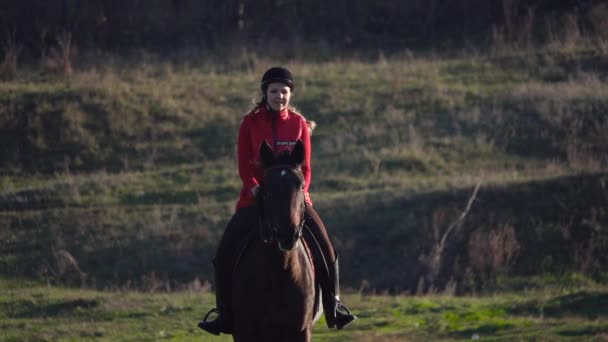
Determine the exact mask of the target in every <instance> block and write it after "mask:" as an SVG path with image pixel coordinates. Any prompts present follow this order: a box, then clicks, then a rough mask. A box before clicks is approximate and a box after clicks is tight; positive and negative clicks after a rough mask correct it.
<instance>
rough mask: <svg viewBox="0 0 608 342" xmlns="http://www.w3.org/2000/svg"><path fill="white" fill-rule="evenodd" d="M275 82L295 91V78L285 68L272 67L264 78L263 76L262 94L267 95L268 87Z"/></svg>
mask: <svg viewBox="0 0 608 342" xmlns="http://www.w3.org/2000/svg"><path fill="white" fill-rule="evenodd" d="M273 82H280V83H284V84H285V85H287V86H288V87H289V88H290V89H291V91H293V88H294V84H293V76H292V75H291V72H289V70H287V69H285V68H281V67H272V68H270V69H268V70H266V72H265V73H264V76H262V82H261V83H260V88H262V93H263V94H264V95H266V89H267V88H268V85H269V84H270V83H273Z"/></svg>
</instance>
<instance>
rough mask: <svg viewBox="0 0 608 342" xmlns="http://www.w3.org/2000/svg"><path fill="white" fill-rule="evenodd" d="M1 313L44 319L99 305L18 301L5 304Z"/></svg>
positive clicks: (77, 301)
mask: <svg viewBox="0 0 608 342" xmlns="http://www.w3.org/2000/svg"><path fill="white" fill-rule="evenodd" d="M5 305H6V306H7V308H6V309H5V310H3V311H6V312H8V313H9V316H10V317H13V318H44V317H55V316H61V315H69V314H72V313H73V312H75V311H79V310H82V309H91V308H95V307H97V306H98V305H99V302H98V301H97V300H94V299H92V300H89V299H74V300H68V301H62V302H57V303H36V302H35V301H27V300H20V301H16V302H10V303H6V304H5Z"/></svg>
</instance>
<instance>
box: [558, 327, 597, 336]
mask: <svg viewBox="0 0 608 342" xmlns="http://www.w3.org/2000/svg"><path fill="white" fill-rule="evenodd" d="M556 333H557V335H559V336H564V337H583V336H595V335H599V334H608V325H603V326H593V325H582V326H580V327H568V328H565V329H560V330H558V331H557V332H556Z"/></svg>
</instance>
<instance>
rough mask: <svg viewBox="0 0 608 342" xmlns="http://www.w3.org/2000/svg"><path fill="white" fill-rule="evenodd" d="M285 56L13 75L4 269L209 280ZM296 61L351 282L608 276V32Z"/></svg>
mask: <svg viewBox="0 0 608 342" xmlns="http://www.w3.org/2000/svg"><path fill="white" fill-rule="evenodd" d="M271 64H274V63H273V62H270V61H264V60H259V59H257V60H254V61H253V62H252V63H249V64H246V65H244V66H242V67H241V68H240V69H235V70H230V71H224V70H214V69H213V68H209V67H197V66H196V65H194V64H188V63H183V64H176V63H140V64H137V65H129V64H124V65H123V64H120V63H116V64H111V63H108V64H107V65H101V66H99V67H96V68H90V69H88V70H82V71H78V72H76V73H74V74H73V75H72V76H70V77H68V78H66V77H59V76H49V75H40V74H38V73H35V72H31V73H28V74H24V75H22V77H20V78H18V79H15V80H13V81H8V82H3V83H0V146H1V147H0V150H1V151H2V153H1V160H0V172H1V176H0V187H1V189H2V191H1V192H0V225H1V226H2V227H5V229H2V230H0V240H1V241H3V243H2V246H1V247H0V249H1V253H0V274H2V275H5V276H9V277H27V278H35V279H40V280H45V281H48V282H51V283H60V284H67V285H75V286H81V285H83V286H90V287H94V288H130V287H131V288H137V289H150V290H171V289H176V288H182V287H186V286H188V284H189V283H191V282H193V281H195V280H196V279H199V280H201V281H206V280H211V278H212V273H211V263H210V259H211V256H212V254H213V252H214V249H215V246H216V244H217V241H218V239H219V236H220V234H221V231H222V230H223V227H224V225H225V223H226V221H227V219H228V218H229V215H230V213H231V212H232V210H233V207H234V204H235V200H236V195H237V192H238V189H239V186H240V184H239V180H238V176H237V173H236V170H235V166H236V161H235V140H236V133H237V129H238V124H239V122H240V118H241V117H242V115H243V114H244V113H245V112H246V111H247V110H248V108H249V107H250V106H251V102H252V99H253V98H255V97H256V96H257V95H258V94H257V92H256V90H257V89H258V88H257V84H258V82H259V77H260V75H261V74H262V72H263V71H264V70H265V69H266V68H267V67H268V66H270V65H271ZM286 66H288V67H289V68H290V69H292V71H293V72H294V74H295V75H296V77H297V79H296V82H297V85H296V93H295V95H294V99H293V101H294V104H295V105H296V106H297V107H298V108H299V109H300V110H301V111H302V112H303V113H304V114H305V115H306V116H307V117H308V118H309V119H312V120H315V121H316V122H317V124H318V128H317V130H316V131H315V134H314V135H313V147H314V151H313V184H312V186H311V192H312V197H313V201H315V206H316V207H317V210H318V211H319V212H320V214H321V215H322V217H323V218H324V219H325V221H326V223H327V224H328V226H329V227H330V229H331V231H332V232H333V234H334V238H335V242H336V245H337V247H338V249H339V251H340V253H341V260H342V265H341V268H342V270H343V271H342V273H343V284H344V286H346V287H351V288H364V289H367V290H376V291H384V290H395V291H411V292H416V291H431V290H437V289H445V288H446V287H447V288H453V289H454V290H456V291H479V290H484V289H492V288H500V287H502V286H506V285H505V280H506V279H511V280H512V281H514V279H520V277H526V276H543V275H547V274H549V275H553V276H557V277H559V276H563V275H566V274H573V273H575V274H582V275H583V276H584V277H590V278H594V279H595V280H597V281H602V282H603V281H606V273H605V269H606V266H607V265H608V259H607V256H606V253H605V251H606V250H608V232H607V231H606V229H607V228H606V227H607V223H608V196H606V193H607V191H606V186H607V185H606V184H607V181H608V115H606V114H607V113H608V78H607V77H606V74H607V71H608V55H607V54H606V52H605V51H603V50H601V49H597V48H584V49H578V48H577V49H559V50H538V51H532V52H530V51H528V52H522V53H513V54H509V55H504V54H501V55H482V54H479V55H465V56H462V57H450V58H447V57H446V58H442V57H428V56H425V57H424V58H423V57H422V56H421V57H416V56H407V55H404V56H401V57H391V58H385V57H382V56H381V57H379V58H378V59H377V60H376V61H373V62H369V61H359V60H355V59H353V60H342V61H334V62H324V63H310V62H309V63H307V62H296V61H292V62H288V63H286ZM477 184H479V185H480V190H479V192H478V193H477V194H476V197H475V198H474V199H475V200H474V201H473V203H472V206H471V210H470V212H468V214H467V216H466V218H465V220H464V221H463V222H462V224H460V225H457V226H455V227H454V229H452V230H450V231H449V234H448V227H450V225H451V224H453V223H454V222H456V220H457V218H458V217H459V215H460V214H461V213H462V212H463V210H465V207H466V205H467V202H468V200H469V199H470V198H471V195H472V193H473V189H474V188H475V186H476V185H477ZM444 235H446V239H445V241H446V242H445V243H444V244H441V241H442V237H443V236H444ZM524 279H525V278H524ZM530 279H532V278H530ZM522 282H523V285H521V284H520V285H517V284H514V283H510V284H511V285H512V286H528V285H529V284H528V285H527V283H526V282H525V281H523V280H522Z"/></svg>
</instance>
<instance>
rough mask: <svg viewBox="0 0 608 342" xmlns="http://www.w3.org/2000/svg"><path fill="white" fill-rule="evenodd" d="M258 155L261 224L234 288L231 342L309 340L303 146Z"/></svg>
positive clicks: (311, 299)
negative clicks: (259, 163)
mask: <svg viewBox="0 0 608 342" xmlns="http://www.w3.org/2000/svg"><path fill="white" fill-rule="evenodd" d="M260 156H261V160H262V163H263V164H264V168H265V171H264V180H263V184H262V188H261V190H260V191H261V193H260V194H258V196H259V197H258V199H259V201H258V202H259V204H258V207H259V208H258V209H259V214H260V220H259V223H258V224H256V228H257V229H256V232H255V233H256V236H255V238H253V239H251V241H250V242H249V245H248V246H247V247H246V249H245V250H244V251H243V253H242V255H241V257H240V262H239V263H238V264H237V266H236V268H235V271H234V277H233V284H232V290H233V301H232V302H233V304H232V307H233V318H234V325H233V327H234V331H233V337H234V341H237V342H242V341H256V342H257V341H270V342H281V341H285V342H287V341H289V342H294V341H310V339H311V331H312V325H313V324H314V322H315V321H316V319H318V318H319V315H320V312H317V313H315V312H313V311H314V308H315V295H316V292H315V279H314V270H313V266H312V262H311V260H310V258H309V255H308V254H309V253H308V252H307V248H306V246H305V245H304V242H303V239H302V229H303V227H304V205H305V201H304V192H303V184H304V178H303V176H302V172H301V170H300V165H301V164H302V162H303V161H304V146H303V144H302V143H301V142H300V141H298V142H297V143H296V145H295V146H294V147H293V149H292V150H291V152H288V153H284V154H282V155H279V156H277V155H275V154H274V153H273V152H272V149H271V148H270V146H269V145H268V144H266V143H265V144H263V145H262V147H261V149H260ZM315 316H316V317H315Z"/></svg>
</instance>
